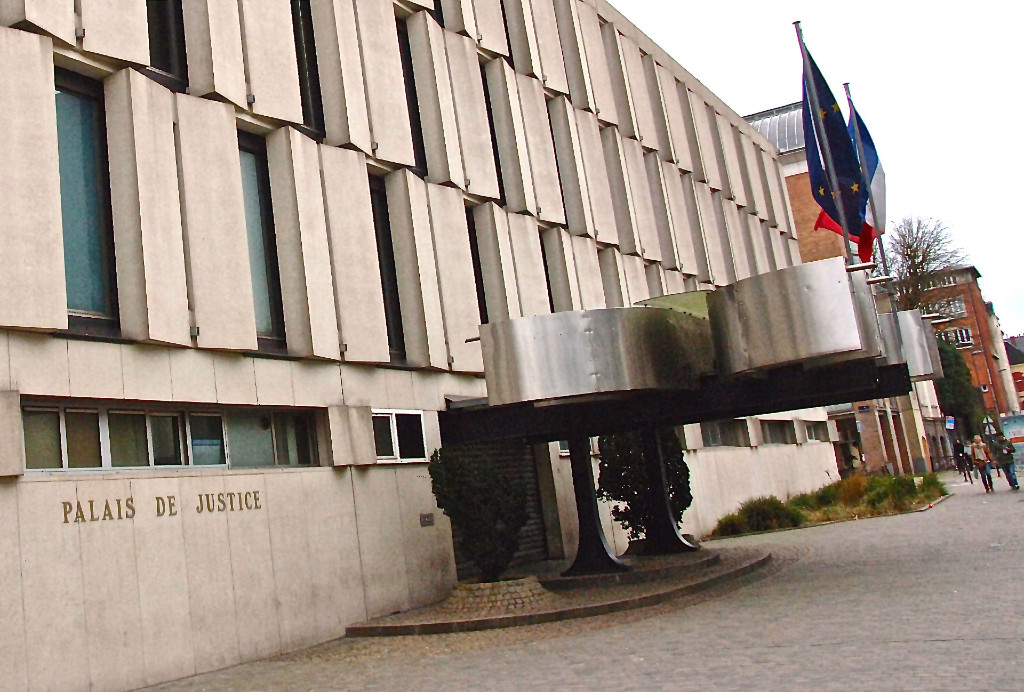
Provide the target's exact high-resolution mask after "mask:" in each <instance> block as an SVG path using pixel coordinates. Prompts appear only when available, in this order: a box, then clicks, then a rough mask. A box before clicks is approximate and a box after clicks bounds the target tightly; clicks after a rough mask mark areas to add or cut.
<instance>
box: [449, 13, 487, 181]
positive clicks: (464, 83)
mask: <svg viewBox="0 0 1024 692" xmlns="http://www.w3.org/2000/svg"><path fill="white" fill-rule="evenodd" d="M466 2H467V4H468V0H466ZM446 16H447V15H446ZM443 34H444V42H445V46H446V48H447V53H448V74H449V77H450V78H451V84H452V96H453V98H454V101H455V118H456V122H457V123H458V136H459V144H460V147H459V148H460V150H461V152H462V169H463V172H464V174H465V180H464V181H456V182H458V183H459V186H460V187H464V189H465V190H466V191H467V192H469V193H471V194H474V195H479V196H481V197H490V198H491V199H497V198H498V196H499V194H500V191H499V188H498V164H497V163H496V162H495V160H494V151H493V148H492V146H491V127H490V123H489V120H488V116H487V98H486V97H485V96H484V81H483V75H482V74H481V72H480V63H479V61H478V60H477V58H478V54H477V50H476V43H475V41H474V40H473V39H471V38H467V37H465V36H460V35H459V34H455V33H452V32H451V31H445V32H443Z"/></svg>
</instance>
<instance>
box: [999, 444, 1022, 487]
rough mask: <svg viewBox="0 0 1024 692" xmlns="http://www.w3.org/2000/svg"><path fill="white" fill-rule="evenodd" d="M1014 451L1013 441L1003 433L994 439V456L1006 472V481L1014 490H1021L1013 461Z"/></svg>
mask: <svg viewBox="0 0 1024 692" xmlns="http://www.w3.org/2000/svg"><path fill="white" fill-rule="evenodd" d="M1013 452H1014V449H1013V443H1012V442H1010V441H1009V440H1007V439H1006V436H1005V435H1003V433H999V434H998V435H996V438H995V439H994V440H992V456H993V457H995V460H996V461H997V462H998V463H999V466H1001V467H1002V469H1003V473H1005V474H1006V482H1007V483H1009V484H1010V487H1011V488H1013V489H1014V490H1020V485H1018V483H1017V468H1016V466H1014V463H1013Z"/></svg>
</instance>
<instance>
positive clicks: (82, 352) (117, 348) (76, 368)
mask: <svg viewBox="0 0 1024 692" xmlns="http://www.w3.org/2000/svg"><path fill="white" fill-rule="evenodd" d="M121 373H122V371H121V345H120V344H115V343H104V342H102V341H68V376H69V377H68V379H69V382H70V394H71V396H77V397H89V398H95V399H120V398H122V397H123V396H124V381H123V380H122V374H121Z"/></svg>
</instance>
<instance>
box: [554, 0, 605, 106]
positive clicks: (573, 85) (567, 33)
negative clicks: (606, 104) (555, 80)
mask: <svg viewBox="0 0 1024 692" xmlns="http://www.w3.org/2000/svg"><path fill="white" fill-rule="evenodd" d="M577 5H578V0H554V9H555V17H556V20H557V24H558V37H559V41H560V42H561V44H562V57H563V64H564V66H565V76H566V83H567V85H568V87H569V96H570V98H571V99H572V103H573V105H575V106H576V107H577V108H581V109H586V110H589V111H593V110H594V108H596V106H595V105H594V91H593V87H592V86H591V83H590V66H589V65H588V64H587V51H586V45H585V44H584V42H583V25H582V23H581V22H580V16H579V10H578V8H577Z"/></svg>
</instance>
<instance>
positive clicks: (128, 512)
mask: <svg viewBox="0 0 1024 692" xmlns="http://www.w3.org/2000/svg"><path fill="white" fill-rule="evenodd" d="M124 507H125V513H124V518H125V519H134V518H135V498H133V497H131V496H128V497H126V498H125V500H124Z"/></svg>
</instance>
